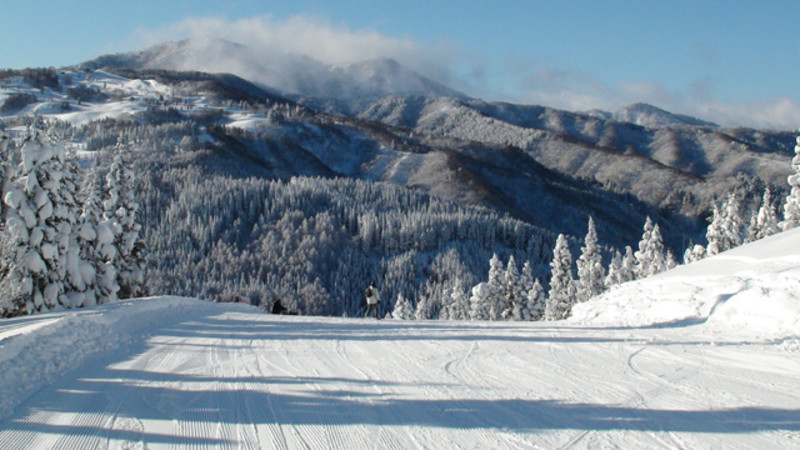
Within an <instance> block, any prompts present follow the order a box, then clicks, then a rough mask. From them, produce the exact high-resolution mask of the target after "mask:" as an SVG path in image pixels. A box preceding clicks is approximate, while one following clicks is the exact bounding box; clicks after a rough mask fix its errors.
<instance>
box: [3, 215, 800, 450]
mask: <svg viewBox="0 0 800 450" xmlns="http://www.w3.org/2000/svg"><path fill="white" fill-rule="evenodd" d="M798 242H800V230H793V231H790V232H784V233H782V234H780V235H777V236H774V237H772V238H769V239H765V240H763V241H760V242H757V243H754V244H751V245H747V246H742V247H740V248H738V249H736V250H733V251H730V252H727V253H724V254H721V255H719V256H716V257H713V258H708V259H706V260H703V261H701V262H698V263H695V264H692V265H688V266H685V267H681V268H678V269H676V270H673V271H671V272H667V273H664V274H662V275H659V276H657V277H654V278H652V279H649V280H644V281H640V282H634V283H628V284H625V285H622V286H620V287H618V288H616V289H614V290H612V291H611V292H610V293H608V294H606V295H604V296H603V297H602V298H598V299H595V300H592V301H590V302H588V303H585V304H581V305H578V306H576V307H575V310H574V316H573V318H572V319H571V320H569V321H564V322H533V323H531V322H458V321H435V322H432V321H408V322H404V321H395V320H384V321H374V320H364V319H348V318H321V317H291V316H273V315H268V314H263V313H261V312H259V311H258V310H257V309H255V308H252V307H249V306H244V305H236V304H213V303H207V302H201V301H197V300H192V299H185V298H170V297H161V298H151V299H141V300H132V301H125V302H121V303H117V304H112V305H105V306H99V307H94V308H90V309H84V310H73V311H68V312H57V313H48V314H42V315H34V316H29V317H23V318H17V319H10V320H5V321H2V322H0V373H2V374H3V376H2V377H0V390H1V391H2V392H3V396H2V397H0V447H1V448H15V449H16V448H56V447H63V448H184V447H195V446H203V447H210V448H221V447H224V448H229V447H243V448H309V447H311V448H336V449H345V448H346V449H357V448H374V447H379V448H409V447H421V448H458V447H470V448H497V447H503V448H506V447H509V448H620V447H622V448H710V447H723V448H795V447H797V446H798V444H799V443H800V393H798V391H797V385H798V383H799V382H800V360H798V359H797V354H798V352H799V351H800V301H799V299H800V294H798V292H800V244H798Z"/></svg>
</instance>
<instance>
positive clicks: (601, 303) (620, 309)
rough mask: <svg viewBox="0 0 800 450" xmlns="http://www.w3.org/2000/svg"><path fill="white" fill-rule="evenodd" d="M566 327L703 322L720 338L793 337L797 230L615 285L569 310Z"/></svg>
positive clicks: (797, 316) (797, 331)
mask: <svg viewBox="0 0 800 450" xmlns="http://www.w3.org/2000/svg"><path fill="white" fill-rule="evenodd" d="M571 321H572V322H573V323H580V324H582V325H593V326H594V325H613V326H632V327H640V326H686V325H691V324H701V323H703V324H706V325H707V327H708V328H709V329H713V330H716V331H718V332H720V333H721V334H722V335H730V334H731V333H736V334H740V335H743V336H751V337H752V336H759V337H762V338H765V339H776V340H780V339H785V338H789V337H797V336H800V229H793V230H790V231H786V232H783V233H780V234H777V235H775V236H771V237H769V238H766V239H762V240H760V241H757V242H754V243H751V244H748V245H744V246H741V247H737V248H735V249H733V250H729V251H727V252H724V253H721V254H719V255H716V256H713V257H710V258H706V259H703V260H701V261H698V262H695V263H692V264H688V265H684V266H680V267H678V268H676V269H674V270H671V271H669V272H664V273H661V274H659V275H656V276H654V277H650V278H647V279H644V280H639V281H634V282H629V283H625V284H622V285H618V286H615V287H613V288H612V289H611V290H610V291H608V292H606V293H605V294H603V295H601V296H600V297H599V298H597V299H595V300H593V301H591V302H587V303H584V304H579V305H576V306H575V308H574V309H573V317H572V319H571Z"/></svg>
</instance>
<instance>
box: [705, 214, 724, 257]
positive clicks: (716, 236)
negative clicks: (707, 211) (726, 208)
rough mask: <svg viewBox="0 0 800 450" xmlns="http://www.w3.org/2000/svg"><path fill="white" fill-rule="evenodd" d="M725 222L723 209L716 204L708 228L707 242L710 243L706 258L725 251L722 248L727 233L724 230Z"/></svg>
mask: <svg viewBox="0 0 800 450" xmlns="http://www.w3.org/2000/svg"><path fill="white" fill-rule="evenodd" d="M724 220H725V217H724V215H723V211H722V209H721V208H720V207H719V206H718V205H717V204H714V210H713V213H712V215H711V223H709V224H708V228H706V241H708V245H706V251H705V255H706V256H714V255H716V254H717V253H719V252H721V251H724V249H723V247H722V241H723V239H724V237H723V235H724V233H725V231H724V229H723V222H724Z"/></svg>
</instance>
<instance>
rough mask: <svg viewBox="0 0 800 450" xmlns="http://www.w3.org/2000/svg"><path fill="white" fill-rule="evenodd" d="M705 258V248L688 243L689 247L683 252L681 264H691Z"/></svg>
mask: <svg viewBox="0 0 800 450" xmlns="http://www.w3.org/2000/svg"><path fill="white" fill-rule="evenodd" d="M705 257H706V248H705V247H703V246H702V245H700V244H695V243H694V242H692V241H689V247H687V248H686V251H684V252H683V263H684V264H691V263H693V262H695V261H700V260H701V259H703V258H705Z"/></svg>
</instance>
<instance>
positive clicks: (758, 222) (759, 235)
mask: <svg viewBox="0 0 800 450" xmlns="http://www.w3.org/2000/svg"><path fill="white" fill-rule="evenodd" d="M778 231H779V228H778V213H777V212H776V211H775V206H774V205H773V204H772V191H771V190H770V188H769V186H767V188H766V189H764V196H763V197H762V199H761V206H760V207H759V208H758V211H756V213H755V214H753V217H752V218H751V219H750V226H749V227H748V229H747V239H746V241H747V242H753V241H757V240H759V239H764V238H765V237H768V236H772V235H773V234H776V233H778Z"/></svg>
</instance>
